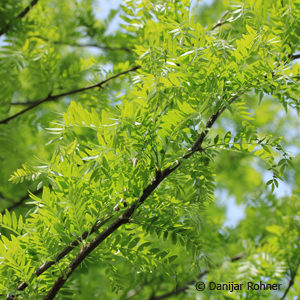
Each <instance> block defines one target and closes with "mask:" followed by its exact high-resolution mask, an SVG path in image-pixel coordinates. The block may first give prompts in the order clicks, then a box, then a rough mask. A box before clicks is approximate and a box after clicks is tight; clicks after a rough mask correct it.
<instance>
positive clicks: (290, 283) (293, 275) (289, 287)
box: [280, 263, 299, 300]
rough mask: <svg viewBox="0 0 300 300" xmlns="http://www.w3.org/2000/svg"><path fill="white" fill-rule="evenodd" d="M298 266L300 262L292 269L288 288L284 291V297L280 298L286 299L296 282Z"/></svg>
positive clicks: (281, 299)
mask: <svg viewBox="0 0 300 300" xmlns="http://www.w3.org/2000/svg"><path fill="white" fill-rule="evenodd" d="M298 267H299V263H298V264H297V266H296V268H295V269H294V270H291V277H290V280H289V284H288V286H287V288H286V289H285V291H284V293H283V295H282V297H281V298H280V300H283V299H285V297H286V296H287V294H288V292H289V290H290V289H291V287H292V286H293V284H294V283H295V278H296V275H297V271H298Z"/></svg>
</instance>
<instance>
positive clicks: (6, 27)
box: [0, 0, 39, 35]
mask: <svg viewBox="0 0 300 300" xmlns="http://www.w3.org/2000/svg"><path fill="white" fill-rule="evenodd" d="M38 1H39V0H32V1H31V2H30V4H29V5H28V6H27V7H26V8H25V9H24V10H23V11H22V12H20V13H19V14H18V15H17V17H16V18H17V19H22V18H24V17H25V16H26V15H27V14H28V13H29V11H30V10H31V8H32V7H33V6H35V5H36V4H37V3H38ZM9 27H10V24H7V25H6V26H5V27H4V28H2V29H1V30H0V35H3V34H5V33H6V32H7V31H8V30H9Z"/></svg>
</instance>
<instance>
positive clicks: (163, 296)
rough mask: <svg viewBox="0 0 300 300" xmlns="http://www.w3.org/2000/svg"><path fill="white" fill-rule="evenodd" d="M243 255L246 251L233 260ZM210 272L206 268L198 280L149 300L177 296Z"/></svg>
mask: <svg viewBox="0 0 300 300" xmlns="http://www.w3.org/2000/svg"><path fill="white" fill-rule="evenodd" d="M243 257H244V253H240V254H238V255H235V256H234V257H232V258H231V261H232V262H235V261H237V260H240V259H242V258H243ZM208 273H209V270H204V271H203V272H201V273H200V274H199V275H198V276H197V279H196V280H191V281H189V282H188V283H187V284H185V285H184V286H182V287H179V288H176V289H175V290H173V291H171V292H168V293H165V294H162V295H159V296H155V295H152V296H151V297H150V298H149V300H162V299H166V298H169V297H171V296H175V295H178V294H180V293H183V292H185V291H186V290H187V289H188V288H189V286H191V285H194V284H195V283H196V282H197V280H199V279H201V278H202V277H203V276H205V275H206V274H208Z"/></svg>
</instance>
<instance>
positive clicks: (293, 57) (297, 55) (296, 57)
mask: <svg viewBox="0 0 300 300" xmlns="http://www.w3.org/2000/svg"><path fill="white" fill-rule="evenodd" d="M298 58H300V53H297V54H293V55H291V59H298Z"/></svg>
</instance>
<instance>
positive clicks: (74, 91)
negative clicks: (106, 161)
mask: <svg viewBox="0 0 300 300" xmlns="http://www.w3.org/2000/svg"><path fill="white" fill-rule="evenodd" d="M139 68H140V66H135V67H133V68H131V69H128V70H126V71H123V72H120V73H118V74H115V75H113V76H111V77H109V78H107V79H105V80H103V81H101V82H98V83H96V84H93V85H90V86H87V87H83V88H79V89H75V90H72V91H68V92H64V93H61V94H57V95H51V94H50V95H48V96H47V97H45V98H44V99H40V100H35V101H33V103H32V104H31V105H30V106H28V107H27V108H25V109H23V110H21V111H19V112H18V113H16V114H14V115H12V116H10V117H8V118H6V119H3V120H1V121H0V124H6V123H8V122H9V121H11V120H13V119H15V118H17V117H18V116H20V115H23V114H24V113H26V112H28V111H30V110H32V109H33V108H35V107H37V106H39V105H41V104H42V103H45V102H49V101H53V100H56V99H58V98H61V97H64V96H69V95H73V94H77V93H80V92H84V91H87V90H90V89H94V88H97V87H98V88H102V86H103V85H104V84H105V83H107V82H108V81H111V80H112V79H115V78H117V77H119V76H121V75H124V74H127V73H129V72H133V71H136V70H137V69H139Z"/></svg>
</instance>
